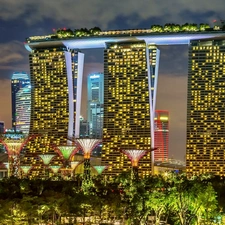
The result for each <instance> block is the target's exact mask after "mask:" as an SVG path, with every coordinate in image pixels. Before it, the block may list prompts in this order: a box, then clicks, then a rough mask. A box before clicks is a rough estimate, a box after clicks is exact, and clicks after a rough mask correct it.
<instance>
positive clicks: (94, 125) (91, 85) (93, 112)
mask: <svg viewBox="0 0 225 225" xmlns="http://www.w3.org/2000/svg"><path fill="white" fill-rule="evenodd" d="M87 87H88V88H87V92H88V93H87V94H88V95H87V96H88V115H87V117H88V123H89V127H90V129H89V135H90V136H91V137H93V138H102V129H103V104H104V76H103V73H93V74H89V75H88V78H87Z"/></svg>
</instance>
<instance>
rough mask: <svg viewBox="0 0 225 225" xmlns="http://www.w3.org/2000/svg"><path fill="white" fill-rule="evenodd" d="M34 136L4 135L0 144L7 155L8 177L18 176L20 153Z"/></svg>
mask: <svg viewBox="0 0 225 225" xmlns="http://www.w3.org/2000/svg"><path fill="white" fill-rule="evenodd" d="M34 137H35V136H28V137H25V136H24V135H23V134H21V133H10V134H7V133H6V134H4V135H3V136H2V137H1V139H0V142H1V143H2V144H3V145H4V146H5V148H6V150H7V153H8V162H9V172H8V174H9V176H16V177H17V176H18V175H19V167H20V152H21V150H22V149H23V147H24V145H25V144H26V143H27V142H28V141H29V140H31V139H32V138H34Z"/></svg>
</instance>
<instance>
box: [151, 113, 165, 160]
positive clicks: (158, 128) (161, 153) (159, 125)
mask: <svg viewBox="0 0 225 225" xmlns="http://www.w3.org/2000/svg"><path fill="white" fill-rule="evenodd" d="M154 126H155V147H156V148H157V149H156V150H155V151H154V158H155V161H157V160H160V161H164V160H165V159H168V149H169V112H168V111H164V110H156V111H155V118H154Z"/></svg>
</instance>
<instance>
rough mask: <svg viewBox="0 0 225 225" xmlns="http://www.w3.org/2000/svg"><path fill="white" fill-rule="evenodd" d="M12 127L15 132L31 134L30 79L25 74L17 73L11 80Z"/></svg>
mask: <svg viewBox="0 0 225 225" xmlns="http://www.w3.org/2000/svg"><path fill="white" fill-rule="evenodd" d="M11 92H12V95H11V98H12V99H11V101H12V127H13V129H14V131H18V130H20V131H22V132H24V133H28V132H29V127H30V105H31V102H30V98H31V92H30V79H29V76H28V74H27V73H25V72H15V73H13V75H12V78H11Z"/></svg>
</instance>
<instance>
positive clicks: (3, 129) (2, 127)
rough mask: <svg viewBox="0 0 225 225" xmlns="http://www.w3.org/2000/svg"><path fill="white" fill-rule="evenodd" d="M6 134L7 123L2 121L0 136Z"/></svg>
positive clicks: (0, 123) (0, 122)
mask: <svg viewBox="0 0 225 225" xmlns="http://www.w3.org/2000/svg"><path fill="white" fill-rule="evenodd" d="M4 132H5V122H4V121H0V134H3V133H4Z"/></svg>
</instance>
